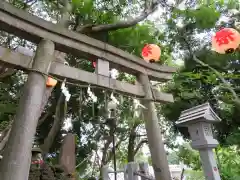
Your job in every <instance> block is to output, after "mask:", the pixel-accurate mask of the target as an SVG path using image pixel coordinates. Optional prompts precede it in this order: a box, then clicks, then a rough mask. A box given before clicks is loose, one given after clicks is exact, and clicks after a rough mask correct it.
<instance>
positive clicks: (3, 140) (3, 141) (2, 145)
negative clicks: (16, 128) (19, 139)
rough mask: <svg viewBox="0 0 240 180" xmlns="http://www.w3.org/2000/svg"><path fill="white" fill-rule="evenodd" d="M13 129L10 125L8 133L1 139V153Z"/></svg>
mask: <svg viewBox="0 0 240 180" xmlns="http://www.w3.org/2000/svg"><path fill="white" fill-rule="evenodd" d="M11 129H12V128H11V126H10V127H9V129H8V131H7V133H6V135H5V136H4V138H3V139H2V141H1V143H0V154H1V153H2V151H3V149H4V147H5V145H6V143H7V141H8V139H9V136H10V132H11Z"/></svg>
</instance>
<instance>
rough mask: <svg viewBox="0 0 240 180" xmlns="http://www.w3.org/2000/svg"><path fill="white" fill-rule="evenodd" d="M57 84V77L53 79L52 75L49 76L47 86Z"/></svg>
mask: <svg viewBox="0 0 240 180" xmlns="http://www.w3.org/2000/svg"><path fill="white" fill-rule="evenodd" d="M56 84H57V80H56V79H53V78H51V77H48V78H47V82H46V86H47V87H54V86H56Z"/></svg>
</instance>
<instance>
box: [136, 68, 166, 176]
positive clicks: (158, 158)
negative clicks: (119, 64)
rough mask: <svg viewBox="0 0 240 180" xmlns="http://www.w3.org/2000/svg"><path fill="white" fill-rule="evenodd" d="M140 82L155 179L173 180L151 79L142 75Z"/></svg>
mask: <svg viewBox="0 0 240 180" xmlns="http://www.w3.org/2000/svg"><path fill="white" fill-rule="evenodd" d="M138 81H139V83H141V84H142V85H143V88H144V91H145V99H143V100H142V104H143V105H144V106H145V107H146V109H143V116H144V122H145V128H146V131H147V138H148V144H149V149H150V153H151V158H152V165H153V170H154V174H155V179H156V180H171V174H170V171H169V166H168V161H167V154H166V151H165V149H164V143H163V138H162V134H161V129H160V126H159V124H158V121H159V119H158V117H157V112H156V107H155V103H154V101H153V100H154V98H153V93H152V92H153V91H152V88H151V84H150V81H149V78H148V76H147V75H146V74H144V73H141V74H139V76H138Z"/></svg>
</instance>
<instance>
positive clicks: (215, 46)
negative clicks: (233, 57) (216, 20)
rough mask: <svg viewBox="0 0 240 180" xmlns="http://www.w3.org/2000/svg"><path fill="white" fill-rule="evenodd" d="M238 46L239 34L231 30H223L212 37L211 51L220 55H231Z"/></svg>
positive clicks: (239, 43)
mask: <svg viewBox="0 0 240 180" xmlns="http://www.w3.org/2000/svg"><path fill="white" fill-rule="evenodd" d="M239 45H240V34H239V32H238V31H237V30H235V29H233V28H223V29H221V30H220V31H218V32H217V33H216V34H215V35H214V36H213V37H212V50H214V51H216V52H218V53H220V54H228V53H233V52H234V51H236V50H237V49H238V48H239Z"/></svg>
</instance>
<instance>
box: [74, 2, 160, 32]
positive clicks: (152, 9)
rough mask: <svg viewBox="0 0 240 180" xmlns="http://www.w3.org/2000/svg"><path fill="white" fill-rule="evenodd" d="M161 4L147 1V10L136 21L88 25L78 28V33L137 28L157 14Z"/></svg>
mask: <svg viewBox="0 0 240 180" xmlns="http://www.w3.org/2000/svg"><path fill="white" fill-rule="evenodd" d="M158 4H159V2H157V1H155V0H152V1H151V2H149V1H148V0H146V1H145V10H144V11H143V12H142V13H141V15H139V16H138V17H136V18H134V19H132V18H131V19H130V18H129V20H126V21H120V22H117V23H115V24H105V25H103V24H102V25H87V26H86V27H85V26H82V27H81V26H80V27H78V28H77V30H76V31H77V32H80V33H81V32H85V31H86V28H88V29H89V31H90V32H100V31H114V30H117V29H124V28H129V27H132V26H135V25H136V24H138V23H139V22H141V21H143V20H144V19H146V18H147V17H148V16H149V15H150V14H152V13H153V12H155V11H156V10H157V7H158Z"/></svg>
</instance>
